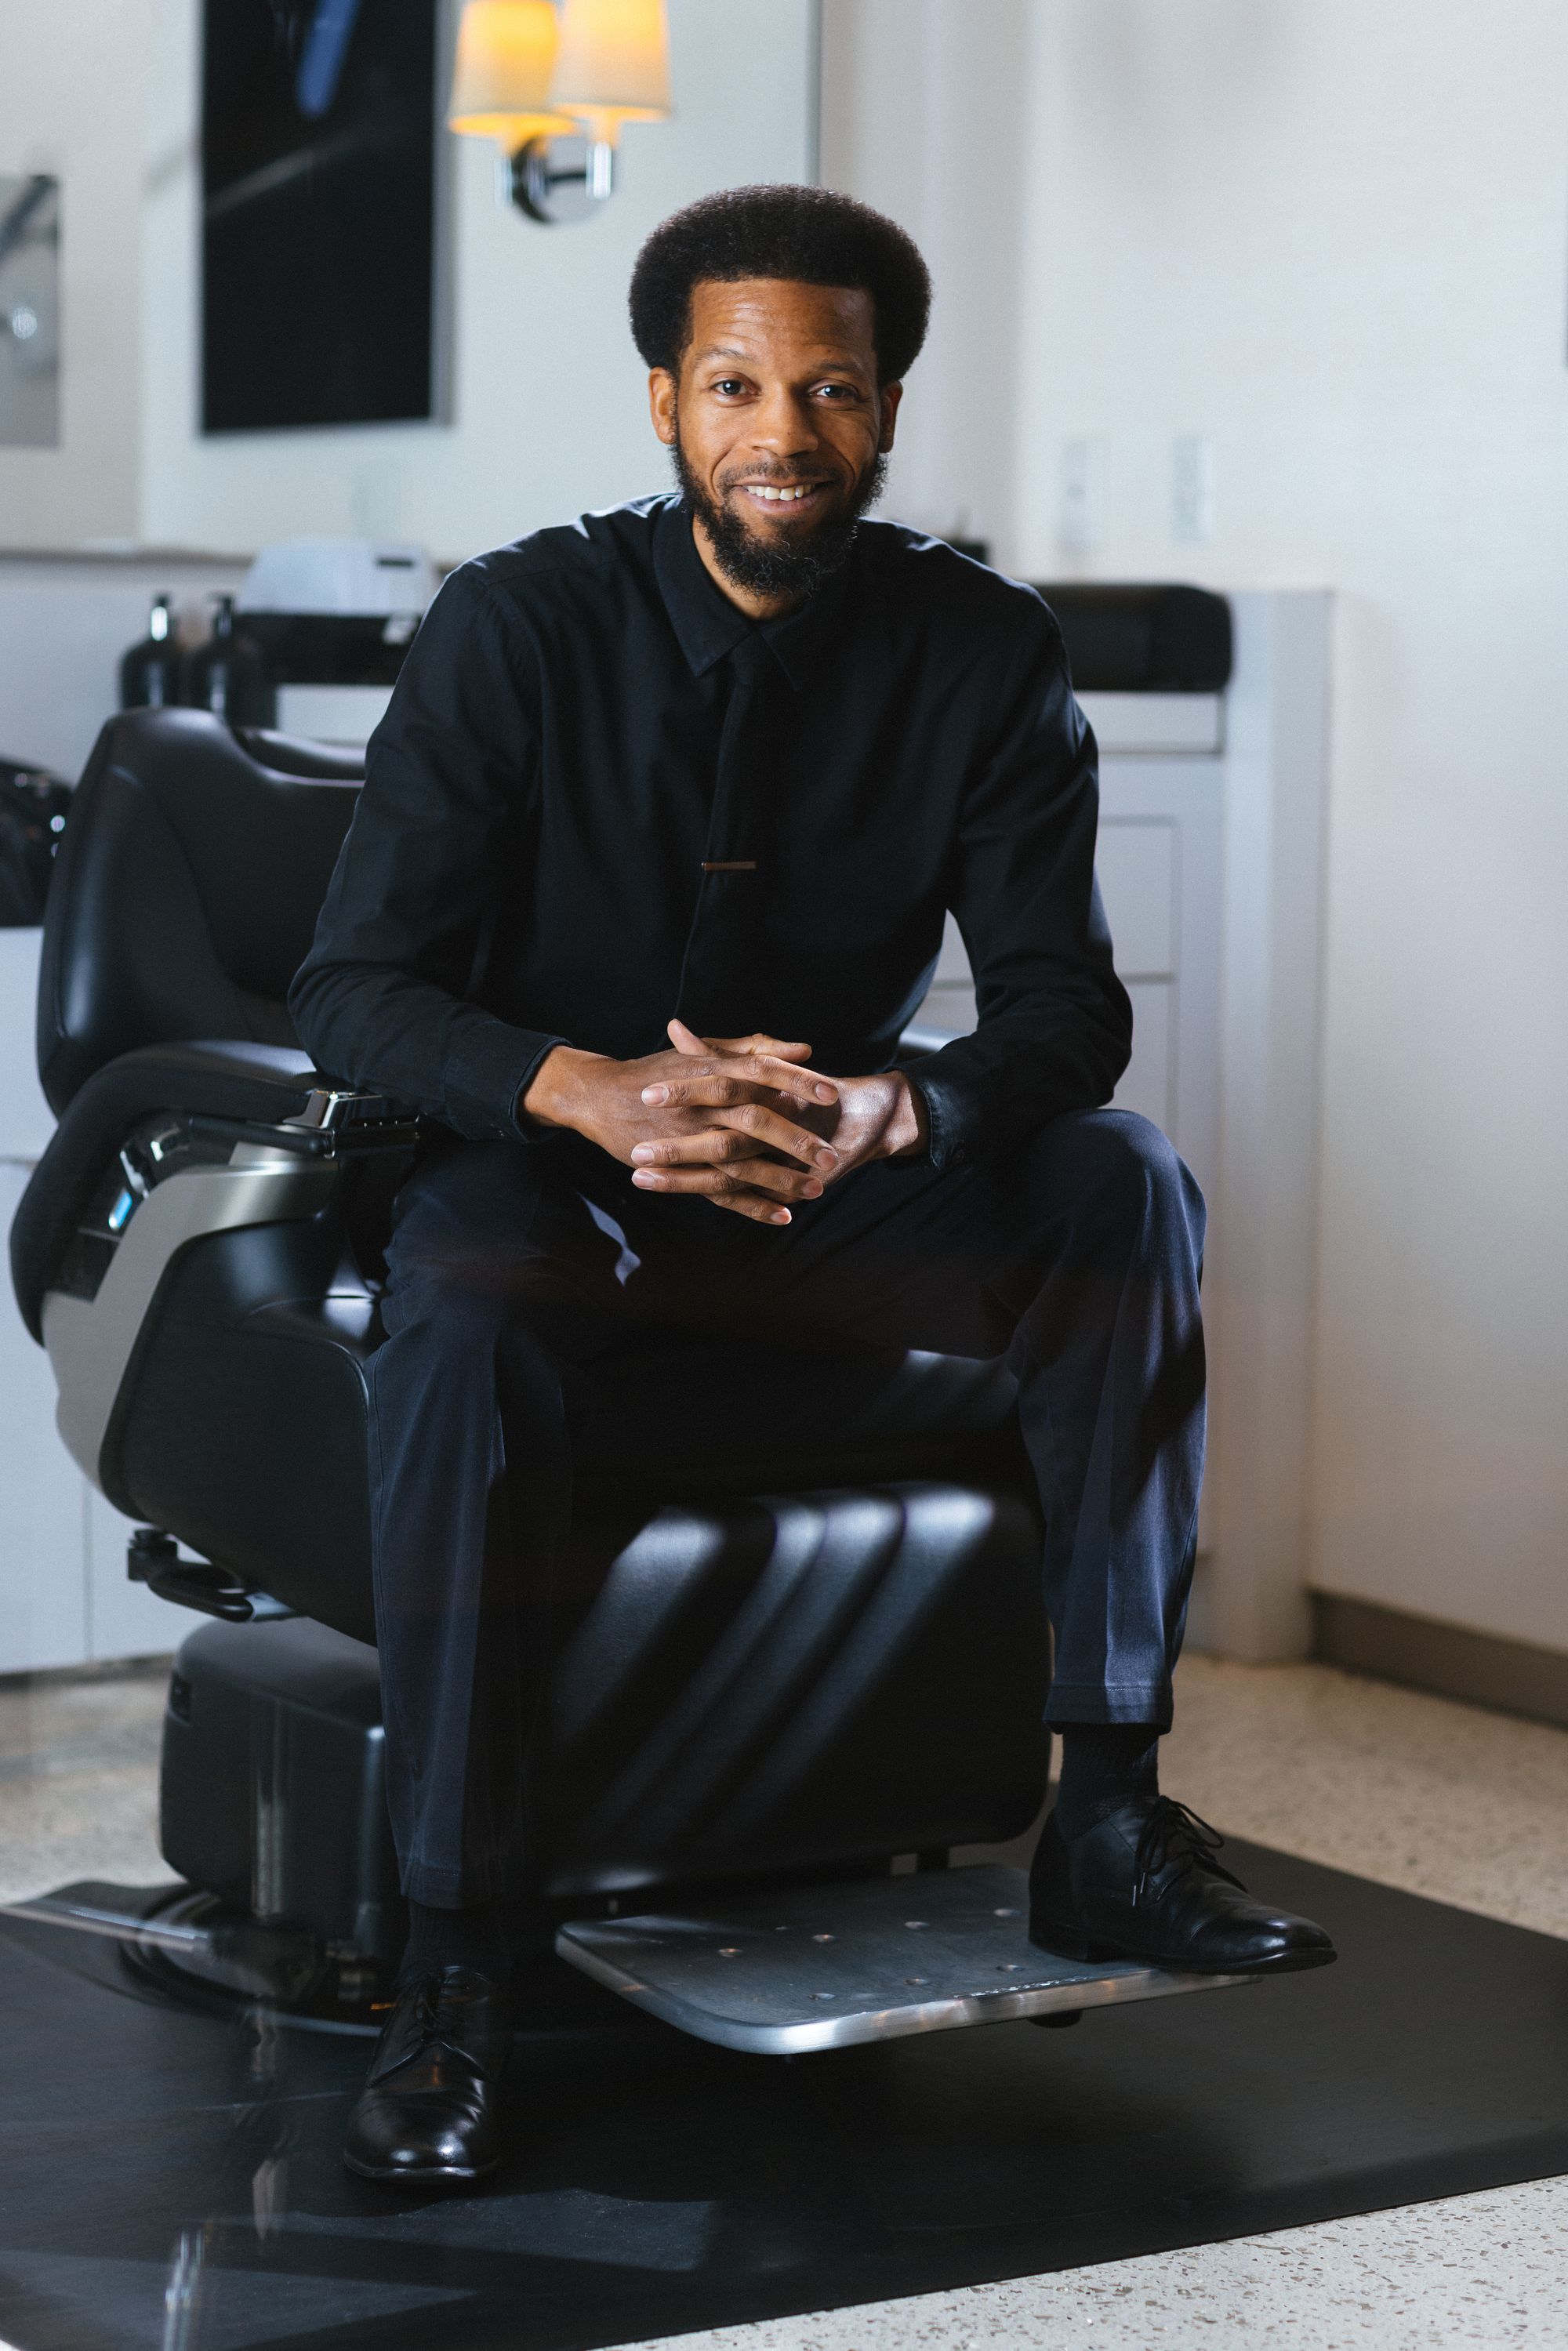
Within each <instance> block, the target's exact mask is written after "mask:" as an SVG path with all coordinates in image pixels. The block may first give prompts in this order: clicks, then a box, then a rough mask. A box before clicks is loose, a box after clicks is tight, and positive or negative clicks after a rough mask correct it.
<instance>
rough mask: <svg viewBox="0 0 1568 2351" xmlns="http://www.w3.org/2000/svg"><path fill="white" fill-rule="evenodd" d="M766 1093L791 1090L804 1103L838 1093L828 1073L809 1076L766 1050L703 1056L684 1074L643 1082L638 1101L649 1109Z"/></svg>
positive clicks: (730, 1103)
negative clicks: (763, 1051) (645, 1083)
mask: <svg viewBox="0 0 1568 2351" xmlns="http://www.w3.org/2000/svg"><path fill="white" fill-rule="evenodd" d="M768 1093H780V1094H792V1095H793V1096H794V1097H795V1099H796V1101H798V1102H837V1100H838V1098H839V1090H838V1088H837V1086H835V1085H834V1084H833V1082H832V1081H831V1079H830V1078H822V1077H813V1076H812V1075H811V1074H810V1071H806V1070H801V1069H798V1068H797V1067H796V1065H795V1063H794V1062H793V1061H779V1059H778V1058H777V1056H776V1055H774V1054H771V1053H755V1054H749V1055H747V1057H746V1058H745V1059H741V1058H740V1057H739V1056H737V1057H735V1058H733V1059H731V1058H728V1057H724V1058H719V1057H716V1056H714V1057H709V1058H707V1059H705V1060H704V1061H701V1062H697V1063H695V1064H694V1066H693V1069H692V1074H691V1076H690V1077H689V1078H688V1077H681V1078H658V1079H655V1080H654V1081H653V1083H652V1084H651V1085H646V1086H644V1087H643V1101H644V1102H646V1103H647V1104H648V1105H649V1107H650V1108H651V1109H661V1108H664V1107H666V1106H667V1107H669V1108H670V1109H677V1108H683V1107H685V1108H690V1109H717V1108H733V1107H734V1106H735V1104H737V1102H758V1101H760V1100H761V1099H762V1098H763V1097H764V1096H765V1095H767V1094H768Z"/></svg>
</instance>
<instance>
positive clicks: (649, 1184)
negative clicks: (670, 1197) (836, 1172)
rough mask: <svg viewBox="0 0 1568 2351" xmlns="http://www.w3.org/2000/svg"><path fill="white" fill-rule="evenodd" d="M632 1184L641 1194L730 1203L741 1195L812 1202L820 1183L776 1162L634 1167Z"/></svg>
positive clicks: (775, 1160) (733, 1161) (739, 1160)
mask: <svg viewBox="0 0 1568 2351" xmlns="http://www.w3.org/2000/svg"><path fill="white" fill-rule="evenodd" d="M632 1183H633V1184H635V1185H636V1186H637V1187H638V1189H639V1190H640V1191H643V1192H695V1193H697V1194H699V1195H700V1194H706V1196H708V1197H709V1198H710V1199H718V1200H724V1199H729V1198H731V1197H732V1196H735V1195H736V1194H737V1193H741V1192H766V1193H768V1194H769V1195H770V1196H773V1197H774V1198H776V1199H779V1200H815V1199H817V1198H819V1197H820V1196H821V1189H822V1179H821V1176H820V1175H810V1174H808V1173H807V1171H806V1170H805V1169H804V1168H803V1167H787V1166H785V1165H784V1164H783V1162H782V1161H780V1160H778V1159H736V1160H730V1161H727V1162H726V1164H725V1165H722V1166H719V1165H715V1164H714V1163H713V1162H712V1161H711V1160H709V1161H704V1162H702V1163H700V1164H699V1165H695V1166H690V1167H637V1168H634V1169H633V1170H632Z"/></svg>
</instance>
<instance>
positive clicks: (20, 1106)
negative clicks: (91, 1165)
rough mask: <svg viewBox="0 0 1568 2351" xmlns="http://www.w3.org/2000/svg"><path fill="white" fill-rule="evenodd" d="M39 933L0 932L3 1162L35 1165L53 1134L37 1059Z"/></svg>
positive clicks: (0, 1133) (41, 936) (0, 1131)
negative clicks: (32, 1161)
mask: <svg viewBox="0 0 1568 2351" xmlns="http://www.w3.org/2000/svg"><path fill="white" fill-rule="evenodd" d="M43 941H44V934H43V932H42V931H41V930H38V931H22V930H18V931H9V930H6V931H0V1159H37V1158H40V1157H41V1156H42V1155H43V1149H44V1145H45V1144H47V1141H48V1139H49V1137H50V1135H51V1134H53V1133H54V1131H55V1121H54V1114H53V1113H52V1112H51V1111H50V1109H49V1106H48V1103H47V1102H46V1101H45V1100H44V1093H43V1088H42V1087H41V1086H40V1085H39V1083H38V1071H37V1062H36V1061H35V1059H34V1042H33V1038H34V1023H35V1008H36V1006H37V996H38V950H39V948H40V947H41V946H42V945H43Z"/></svg>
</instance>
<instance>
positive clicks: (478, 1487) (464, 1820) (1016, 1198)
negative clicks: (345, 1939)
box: [370, 1110, 1204, 1907]
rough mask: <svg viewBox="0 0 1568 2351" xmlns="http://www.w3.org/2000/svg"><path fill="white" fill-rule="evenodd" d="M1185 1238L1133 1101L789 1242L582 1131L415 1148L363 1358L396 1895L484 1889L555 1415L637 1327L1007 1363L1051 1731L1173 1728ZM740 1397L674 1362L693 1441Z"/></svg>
mask: <svg viewBox="0 0 1568 2351" xmlns="http://www.w3.org/2000/svg"><path fill="white" fill-rule="evenodd" d="M1203 1229H1204V1208H1203V1200H1202V1196H1201V1195H1200V1193H1199V1191H1198V1187H1197V1184H1196V1183H1195V1182H1194V1180H1193V1178H1192V1176H1191V1175H1190V1174H1189V1173H1188V1171H1187V1170H1186V1167H1185V1166H1184V1165H1182V1163H1181V1161H1180V1160H1179V1159H1178V1158H1177V1156H1176V1153H1175V1152H1174V1151H1173V1149H1172V1148H1171V1145H1170V1144H1169V1143H1168V1142H1167V1141H1166V1138H1165V1136H1164V1135H1163V1134H1161V1133H1160V1132H1159V1130H1158V1129H1157V1128H1156V1127H1155V1126H1152V1125H1151V1124H1150V1123H1148V1121H1147V1120H1145V1119H1142V1118H1138V1117H1136V1116H1134V1114H1133V1113H1129V1112H1124V1111H1113V1110H1102V1111H1089V1112H1082V1113H1069V1114H1066V1115H1064V1116H1062V1117H1060V1118H1057V1119H1054V1120H1052V1121H1051V1123H1050V1124H1049V1125H1047V1126H1045V1127H1043V1128H1042V1129H1041V1130H1040V1133H1039V1134H1037V1135H1035V1136H1034V1137H1033V1138H1032V1140H1031V1141H1030V1143H1029V1144H1026V1145H1024V1146H1023V1147H1022V1148H1020V1149H1019V1150H1016V1151H1015V1152H1013V1153H1011V1154H1009V1155H1000V1156H998V1157H995V1158H991V1159H986V1160H977V1161H974V1162H972V1163H964V1164H960V1165H958V1166H956V1167H950V1168H948V1169H946V1171H945V1172H944V1173H942V1174H941V1175H936V1174H935V1173H934V1172H933V1171H932V1170H931V1169H930V1168H929V1167H927V1166H925V1165H923V1164H921V1163H919V1162H904V1161H884V1162H882V1163H880V1164H878V1165H873V1166H870V1167H865V1168H862V1169H860V1170H858V1171H856V1172H855V1173H853V1174H852V1175H848V1176H846V1177H845V1178H844V1179H843V1180H842V1181H841V1183H839V1184H838V1185H835V1186H831V1187H830V1188H829V1190H828V1191H827V1192H826V1193H824V1195H823V1196H822V1197H821V1199H820V1200H817V1201H814V1202H807V1203H804V1204H803V1205H802V1206H801V1207H799V1208H797V1210H796V1212H795V1219H794V1222H793V1223H792V1224H791V1225H790V1226H789V1227H788V1228H770V1227H764V1226H759V1225H757V1224H754V1223H751V1222H749V1221H748V1220H747V1219H745V1218H742V1217H737V1216H734V1215H732V1214H729V1213H728V1212H727V1211H724V1210H721V1209H717V1208H715V1207H713V1206H712V1205H711V1204H710V1203H709V1202H707V1201H706V1200H702V1199H694V1198H684V1199H682V1198H671V1197H660V1196H651V1195H649V1194H647V1193H644V1192H641V1191H639V1190H637V1189H636V1188H635V1187H634V1186H633V1185H632V1182H631V1171H630V1170H629V1169H628V1168H624V1167H622V1166H620V1165H617V1164H616V1163H615V1162H614V1161H612V1160H611V1159H609V1158H608V1157H607V1156H606V1155H604V1154H603V1153H601V1152H598V1151H595V1150H593V1149H592V1148H591V1146H589V1145H587V1144H581V1143H580V1142H579V1141H578V1140H577V1139H576V1138H570V1139H557V1140H552V1141H550V1142H549V1143H543V1144H536V1145H519V1144H507V1143H457V1142H448V1143H444V1144H442V1145H440V1146H438V1147H437V1148H435V1149H434V1150H433V1151H429V1152H427V1153H426V1154H425V1155H424V1156H423V1159H422V1161H421V1162H420V1164H419V1165H416V1167H415V1169H414V1171H413V1174H412V1175H410V1177H409V1179H408V1181H407V1182H406V1183H405V1184H404V1186H402V1190H401V1192H400V1193H399V1196H398V1200H397V1206H396V1211H395V1217H394V1229H393V1236H392V1242H391V1245H390V1248H389V1250H388V1267H389V1273H390V1281H389V1285H388V1290H387V1294H386V1298H385V1301H384V1302H383V1319H384V1322H385V1326H386V1330H387V1333H388V1335H387V1338H386V1340H385V1342H384V1343H383V1344H382V1346H381V1347H380V1348H379V1349H378V1350H377V1352H376V1353H375V1354H374V1355H373V1356H372V1358H371V1374H370V1376H371V1510H372V1542H373V1567H374V1577H375V1598H376V1625H377V1637H378V1641H379V1644H380V1648H381V1661H382V1693H383V1705H384V1710H385V1720H386V1731H387V1777H388V1788H389V1795H390V1801H391V1806H392V1831H393V1835H394V1838H395V1841H396V1844H397V1850H398V1855H399V1860H400V1864H401V1867H402V1882H403V1887H404V1891H405V1892H406V1893H407V1894H408V1895H410V1896H412V1897H413V1899H415V1900H417V1901H420V1902H424V1903H428V1904H432V1905H434V1906H436V1907H457V1906H461V1905H465V1904H469V1903H476V1902H481V1901H485V1900H488V1899H491V1898H493V1897H495V1896H497V1895H499V1894H500V1893H501V1892H503V1891H504V1890H505V1887H506V1882H507V1876H508V1875H509V1866H510V1859H511V1855H512V1854H513V1851H514V1840H515V1838H516V1836H517V1821H516V1817H515V1793H516V1791H517V1786H518V1784H519V1781H520V1777H521V1775H520V1771H519V1768H518V1765H519V1760H520V1753H521V1748H522V1743H523V1741H524V1740H525V1739H526V1736H527V1726H528V1714H529V1708H530V1703H531V1700H530V1695H529V1694H530V1692H533V1693H537V1690H538V1681H539V1677H540V1674H541V1672H542V1670H543V1667H544V1662H545V1661H544V1660H543V1659H542V1658H540V1657H539V1656H538V1655H530V1654H528V1652H529V1649H530V1647H536V1646H538V1645H537V1643H532V1642H530V1639H529V1635H528V1630H527V1628H528V1625H538V1624H539V1623H541V1622H542V1621H543V1620H544V1617H545V1614H546V1613H547V1610H546V1607H545V1606H541V1605H540V1598H541V1595H545V1596H546V1598H547V1600H548V1589H549V1581H550V1577H551V1573H552V1568H553V1562H554V1561H555V1560H556V1558H557V1557H558V1556H559V1549H560V1546H561V1544H562V1542H563V1541H564V1538H565V1534H566V1531H567V1528H568V1525H569V1522H570V1509H571V1486H572V1429H573V1426H574V1421H575V1419H576V1416H578V1415H579V1414H580V1412H582V1411H583V1409H584V1408H585V1406H586V1405H588V1404H589V1402H590V1401H591V1395H592V1393H593V1379H594V1368H595V1364H596V1363H602V1361H603V1359H604V1357H605V1355H606V1353H607V1351H609V1350H612V1349H614V1348H617V1347H624V1346H625V1345H626V1344H627V1343H628V1342H629V1340H631V1339H632V1338H633V1337H634V1336H635V1334H638V1333H645V1332H647V1331H648V1329H649V1328H650V1327H652V1328H653V1329H658V1330H664V1329H672V1330H678V1331H684V1332H695V1333H696V1334H698V1335H699V1337H706V1336H709V1335H711V1336H712V1337H713V1338H714V1339H716V1340H718V1339H721V1338H729V1337H734V1336H736V1335H750V1336H754V1337H760V1338H774V1339H778V1340H779V1341H781V1342H787V1343H789V1344H791V1345H796V1346H805V1347H808V1348H811V1349H816V1350H818V1351H822V1350H826V1351H829V1352H830V1353H831V1352H832V1351H834V1350H837V1349H842V1350H844V1351H846V1352H848V1353H859V1352H860V1351H862V1350H867V1349H881V1350H888V1349H894V1350H905V1349H929V1350H935V1351H937V1352H940V1353H948V1354H959V1355H971V1356H980V1357H996V1356H1001V1355H1005V1356H1006V1358H1007V1361H1008V1364H1009V1368H1010V1369H1011V1370H1012V1372H1013V1373H1014V1374H1015V1375H1016V1377H1017V1380H1018V1384H1019V1420H1020V1425H1021V1428H1022V1433H1023V1437H1024V1442H1025V1445H1026V1447H1027V1448H1028V1451H1029V1455H1030V1461H1031V1464H1032V1466H1033V1469H1034V1473H1035V1476H1036V1479H1038V1481H1039V1486H1040V1499H1041V1503H1042V1505H1043V1509H1044V1514H1045V1523H1046V1539H1045V1556H1044V1562H1043V1573H1044V1578H1045V1594H1046V1604H1047V1608H1048V1611H1049V1614H1050V1616H1051V1625H1052V1627H1053V1630H1054V1635H1055V1645H1056V1650H1055V1654H1056V1666H1055V1676H1054V1679H1053V1682H1052V1686H1051V1700H1050V1705H1049V1708H1048V1715H1049V1719H1051V1721H1053V1722H1056V1723H1063V1722H1148V1723H1155V1724H1158V1725H1160V1726H1161V1727H1164V1726H1165V1725H1166V1724H1168V1722H1169V1719H1170V1708H1171V1672H1172V1668H1173V1667H1174V1665H1175V1662H1176V1654H1177V1651H1178V1649H1179V1647H1180V1644H1181V1634H1182V1626H1183V1622H1184V1619H1185V1616H1186V1598H1187V1591H1188V1586H1189V1584H1190V1582H1191V1575H1192V1562H1193V1551H1194V1545H1195V1541H1196V1536H1197V1501H1198V1489H1199V1486H1200V1484H1201V1480H1202V1472H1203V1443H1204V1362H1203V1331H1202V1323H1201V1320H1200V1316H1199V1310H1198V1272H1199V1266H1200V1261H1201V1256H1202V1248H1203ZM702 1355H703V1350H702V1348H701V1347H700V1346H699V1347H698V1348H697V1350H696V1351H695V1361H696V1363H697V1364H700V1363H701V1361H702ZM723 1355H724V1351H723V1350H722V1349H720V1348H718V1347H716V1349H715V1353H714V1361H715V1364H718V1363H719V1362H720V1361H721V1360H722V1359H723ZM803 1361H804V1363H805V1364H807V1365H809V1361H810V1358H809V1356H808V1357H806V1358H804V1359H803ZM802 1376H803V1377H804V1378H806V1379H808V1380H809V1378H810V1372H809V1368H808V1369H806V1370H804V1371H803V1374H802ZM850 1392H851V1393H854V1390H853V1387H851V1391H850ZM845 1393H846V1389H845V1383H844V1382H842V1381H837V1382H835V1383H834V1384H833V1390H832V1394H833V1404H832V1411H833V1415H834V1421H835V1427H836V1429H837V1431H838V1433H839V1434H841V1435H842V1434H846V1433H847V1432H845V1431H844V1429H843V1426H842V1414H843V1411H844V1397H845ZM865 1396H866V1409H867V1411H868V1413H871V1412H873V1411H874V1406H875V1398H874V1394H873V1392H872V1388H871V1387H870V1386H869V1385H868V1388H867V1389H866V1391H865ZM659 1403H660V1408H661V1410H662V1411H663V1412H664V1413H665V1414H666V1415H667V1414H668V1412H669V1410H670V1404H671V1400H670V1398H669V1397H668V1396H662V1397H661V1398H660V1399H659ZM736 1403H737V1399H736V1398H735V1397H734V1396H733V1395H720V1394H719V1393H718V1375H717V1374H716V1375H715V1380H714V1382H713V1383H711V1384H710V1392H708V1393H705V1387H704V1382H703V1379H702V1378H701V1376H700V1374H699V1375H697V1376H694V1379H693V1383H692V1393H691V1395H690V1398H689V1409H690V1414H691V1418H692V1424H693V1426H694V1428H695V1429H701V1428H704V1427H706V1426H709V1425H714V1426H722V1424H723V1422H724V1420H725V1418H726V1416H728V1417H729V1419H730V1423H731V1425H732V1426H733V1425H734V1412H735V1407H736ZM715 1441H722V1440H721V1439H720V1438H718V1437H716V1440H715Z"/></svg>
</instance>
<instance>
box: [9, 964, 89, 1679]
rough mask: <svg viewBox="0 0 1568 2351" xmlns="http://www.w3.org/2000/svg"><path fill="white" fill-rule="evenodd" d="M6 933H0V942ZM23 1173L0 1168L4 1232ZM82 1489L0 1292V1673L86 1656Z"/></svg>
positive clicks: (35, 1355)
mask: <svg viewBox="0 0 1568 2351" xmlns="http://www.w3.org/2000/svg"><path fill="white" fill-rule="evenodd" d="M4 936H5V934H4V933H3V932H0V937H4ZM27 1175H28V1170H27V1169H26V1167H19V1166H16V1165H0V1217H3V1218H4V1219H5V1230H6V1231H7V1233H8V1232H9V1231H10V1229H11V1219H12V1217H14V1216H15V1215H16V1204H17V1202H18V1201H19V1200H20V1198H21V1196H22V1194H23V1192H24V1191H25V1190H26V1184H27ZM87 1493H88V1489H87V1481H86V1479H84V1478H83V1477H82V1475H81V1472H80V1471H79V1470H78V1468H77V1466H76V1464H75V1462H74V1461H73V1460H72V1459H71V1458H70V1455H69V1454H68V1452H67V1451H66V1448H65V1447H64V1446H63V1445H62V1444H61V1443H60V1440H59V1437H57V1434H56V1431H55V1382H54V1375H53V1374H52V1373H51V1371H50V1370H49V1359H48V1357H47V1355H46V1354H45V1353H44V1351H43V1349H42V1348H41V1347H38V1346H35V1345H34V1343H33V1341H32V1339H31V1338H30V1337H29V1336H28V1334H27V1331H26V1326H25V1325H24V1323H23V1321H22V1317H21V1315H20V1314H19V1313H18V1312H17V1311H16V1300H15V1298H14V1297H13V1296H12V1294H11V1284H10V1282H9V1280H6V1281H5V1283H3V1284H0V1673H5V1674H17V1673H26V1672H29V1671H31V1670H32V1669H34V1668H36V1667H43V1666H74V1665H79V1664H80V1663H81V1662H82V1660H83V1659H84V1658H85V1657H86V1656H88V1655H89V1647H88V1621H87V1576H86V1573H85V1552H86V1538H87Z"/></svg>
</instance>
